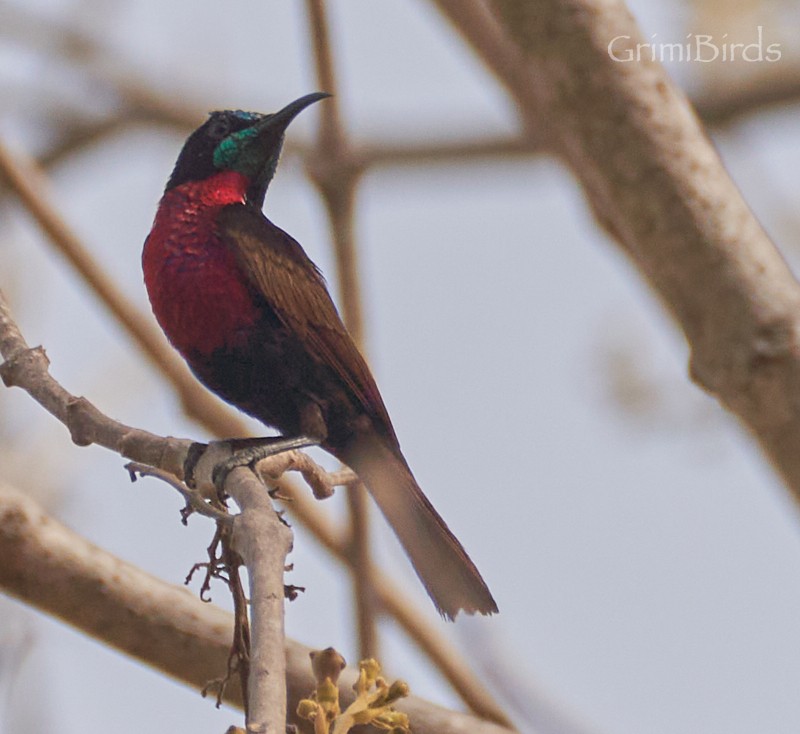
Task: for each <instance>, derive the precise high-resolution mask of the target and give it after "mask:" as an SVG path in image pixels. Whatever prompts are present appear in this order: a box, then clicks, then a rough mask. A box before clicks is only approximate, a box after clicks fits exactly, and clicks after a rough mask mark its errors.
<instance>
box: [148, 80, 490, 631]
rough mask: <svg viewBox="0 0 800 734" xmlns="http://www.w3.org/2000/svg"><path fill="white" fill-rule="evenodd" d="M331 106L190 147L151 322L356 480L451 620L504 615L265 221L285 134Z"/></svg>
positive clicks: (296, 249) (331, 308) (164, 203)
mask: <svg viewBox="0 0 800 734" xmlns="http://www.w3.org/2000/svg"><path fill="white" fill-rule="evenodd" d="M328 96H330V95H328V94H326V93H324V92H315V93H312V94H307V95H305V96H303V97H300V98H299V99H296V100H295V101H293V102H291V103H290V104H288V105H286V106H285V107H283V108H282V109H281V110H280V111H278V112H275V113H273V114H261V113H255V112H245V111H242V110H221V111H216V112H211V113H210V114H209V116H208V119H207V120H206V121H205V122H204V123H203V124H202V125H200V126H199V127H198V128H197V129H196V130H195V131H194V132H193V133H192V134H191V135H190V136H189V137H188V139H187V140H186V142H185V143H184V145H183V148H182V149H181V151H180V154H179V156H178V159H177V162H176V163H175V166H174V168H173V170H172V174H171V176H170V177H169V179H168V181H167V185H166V188H165V190H164V194H163V196H162V198H161V200H160V202H159V204H158V208H157V211H156V215H155V218H154V221H153V226H152V229H151V231H150V233H149V235H148V236H147V238H146V240H145V243H144V248H143V251H142V268H143V274H144V283H145V287H146V290H147V293H148V297H149V299H150V303H151V306H152V310H153V313H154V315H155V318H156V320H157V321H158V323H159V325H160V326H161V328H162V330H163V331H164V333H165V335H166V337H167V339H168V340H169V342H170V343H171V344H172V345H173V347H175V349H177V351H178V352H179V353H180V354H181V356H182V357H183V358H184V359H185V360H186V362H187V364H188V366H189V368H190V369H191V371H192V372H193V373H194V375H195V376H196V377H197V379H198V380H199V381H200V382H201V383H203V384H204V385H205V386H206V387H207V388H208V389H209V390H211V391H212V392H213V393H216V394H217V395H218V396H219V397H221V398H222V399H223V400H224V401H226V402H228V403H230V404H232V405H233V406H235V407H237V408H238V409H239V410H241V411H243V412H244V413H246V414H247V415H249V416H252V417H254V418H256V419H258V420H260V421H261V422H262V423H264V424H265V425H267V426H269V427H272V428H274V429H276V430H277V431H278V432H279V433H280V434H282V435H283V436H286V437H294V436H306V437H309V438H311V439H312V440H313V441H314V442H316V443H318V444H319V445H320V446H321V447H322V448H323V449H324V450H326V451H327V452H328V453H330V454H332V455H333V456H334V457H336V458H337V459H339V460H340V461H341V462H343V463H344V464H346V465H347V466H349V467H350V468H351V469H352V470H353V471H354V472H355V473H356V474H357V475H358V477H359V479H360V480H361V481H362V482H363V483H364V485H365V486H366V488H367V490H368V491H369V493H370V494H371V495H372V497H373V498H374V500H375V501H376V503H377V505H378V507H379V508H380V510H381V511H382V513H383V515H384V517H385V518H386V520H387V522H388V524H389V525H390V526H391V528H392V529H393V531H394V533H395V534H396V536H397V538H398V539H399V541H400V543H401V545H402V546H403V548H404V550H405V552H406V554H407V555H408V557H409V559H410V561H411V563H412V565H413V567H414V569H415V571H416V573H417V575H418V576H419V578H420V580H421V582H422V584H423V586H424V587H425V589H426V591H427V592H428V595H429V596H430V597H431V599H432V601H433V603H434V605H435V607H436V609H437V610H438V612H439V613H440V614H441V615H442V616H443V617H445V618H446V619H450V620H452V619H454V618H455V616H456V615H457V614H458V612H460V611H464V612H466V613H468V614H473V613H476V612H477V613H480V614H493V613H495V612H497V604H496V603H495V600H494V598H493V597H492V594H491V592H490V591H489V588H488V587H487V585H486V583H485V582H484V580H483V578H482V577H481V574H480V572H479V571H478V569H477V568H476V566H475V564H474V563H473V562H472V560H471V559H470V557H469V556H468V555H467V553H466V551H465V550H464V548H463V546H462V545H461V543H460V542H459V541H458V539H457V538H456V537H455V535H454V534H453V533H452V532H451V531H450V529H449V528H448V527H447V524H446V523H445V521H444V520H443V519H442V518H441V516H440V515H439V513H437V511H436V510H435V509H434V507H433V505H432V504H431V503H430V501H429V500H428V498H427V497H426V496H425V494H424V493H423V491H422V489H420V487H419V485H418V484H417V481H416V479H415V478H414V475H413V474H412V472H411V469H410V468H409V466H408V463H407V462H406V460H405V458H404V456H403V453H402V451H401V450H400V443H399V441H398V439H397V435H396V433H395V430H394V428H393V426H392V422H391V420H390V418H389V414H388V412H387V410H386V406H385V405H384V402H383V399H382V398H381V394H380V392H379V391H378V387H377V385H376V383H375V380H374V378H373V376H372V374H371V372H370V370H369V367H368V366H367V363H366V362H365V360H364V358H363V357H362V356H361V354H360V353H359V351H358V348H357V347H356V345H355V343H354V341H353V339H352V338H351V336H350V334H349V333H348V331H347V329H346V328H345V326H344V324H343V323H342V320H341V318H340V316H339V313H338V311H337V309H336V306H335V305H334V302H333V300H332V299H331V296H330V294H329V292H328V289H327V286H326V283H325V279H324V277H323V275H322V273H321V272H320V270H319V269H318V268H317V267H316V265H315V264H314V263H313V262H312V261H311V259H310V258H309V257H308V255H306V253H305V251H304V250H303V248H302V247H301V245H300V244H299V243H298V242H297V241H296V240H295V239H294V238H292V237H291V236H290V235H289V234H287V233H286V232H284V231H283V230H282V229H280V228H279V227H278V226H276V225H275V224H273V223H272V222H271V221H270V220H269V219H268V218H267V217H266V216H265V215H264V213H263V211H262V209H263V205H264V199H265V196H266V193H267V188H268V186H269V184H270V182H271V181H272V179H273V176H274V175H275V171H276V168H277V165H278V159H279V157H280V154H281V149H282V146H283V141H284V136H285V132H286V129H287V127H288V125H289V124H290V123H291V122H292V120H294V119H295V117H296V116H297V115H298V114H299V113H300V112H301V111H303V110H304V109H306V108H307V107H308V106H309V105H312V104H314V103H315V102H319V101H320V100H322V99H325V98H326V97H328Z"/></svg>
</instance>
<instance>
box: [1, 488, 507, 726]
mask: <svg viewBox="0 0 800 734" xmlns="http://www.w3.org/2000/svg"><path fill="white" fill-rule="evenodd" d="M0 557H2V558H3V559H4V562H3V563H2V564H0V588H2V589H3V590H5V591H6V592H7V593H9V594H11V595H13V596H15V597H16V598H18V599H20V600H21V601H23V602H25V603H27V604H30V605H32V606H34V607H35V608H37V609H39V610H41V611H44V612H46V613H48V614H51V615H53V616H55V617H57V618H59V619H61V620H62V621H64V622H66V623H67V624H70V625H72V626H73V627H75V628H77V629H79V630H81V631H83V632H85V633H86V634H88V635H91V636H92V637H95V638H96V639H98V640H100V641H102V642H104V643H105V644H107V645H110V646H111V647H114V648H115V649H117V650H119V651H121V652H124V653H126V654H128V655H130V656H132V657H134V658H136V659H138V660H141V661H142V662H144V663H146V664H148V665H150V666H153V667H155V668H157V669H159V670H161V671H162V672H164V673H166V674H167V675H169V676H172V677H173V678H176V679H177V680H180V681H182V682H184V683H186V684H188V685H190V686H192V687H193V688H195V689H196V690H202V689H203V688H204V687H205V686H206V685H207V683H208V682H209V681H211V680H214V679H216V678H218V677H219V676H220V674H221V673H223V672H224V671H225V670H226V668H227V659H228V654H229V651H230V639H231V632H232V629H233V616H232V615H231V614H230V613H228V612H225V611H223V610H221V609H220V608H219V607H216V606H214V605H212V604H206V603H203V602H201V601H200V600H199V599H196V598H195V597H194V596H193V595H192V594H190V593H189V592H188V591H186V590H185V589H181V588H178V587H175V586H172V585H170V584H166V583H165V582H163V581H161V580H160V579H157V578H155V577H153V576H150V575H149V574H146V573H144V572H143V571H141V570H140V569H138V568H136V567H135V566H132V565H130V564H128V563H126V562H125V561H122V560H120V559H118V558H116V557H114V556H112V555H111V554H109V553H108V552H107V551H105V550H103V549H102V548H98V547H97V546H95V545H93V544H91V543H89V542H88V541H87V540H85V539H84V538H82V537H81V536H79V535H77V534H76V533H74V532H72V531H71V530H69V529H68V528H66V527H64V526H63V525H61V524H60V523H59V522H57V521H56V520H54V519H53V518H51V517H48V516H47V515H46V514H44V512H43V511H42V510H41V509H40V508H39V506H38V505H36V504H35V503H34V502H33V501H32V500H30V499H28V498H27V497H25V496H24V495H22V494H21V493H19V492H16V491H14V490H11V489H9V488H7V487H2V486H0ZM309 652H310V649H309V648H307V647H304V646H303V645H300V644H299V643H297V642H293V641H292V640H287V641H286V663H287V670H286V673H287V688H288V708H289V720H290V721H291V722H292V723H295V724H297V725H298V726H299V727H300V730H301V731H303V732H310V731H311V729H310V728H307V724H306V723H304V722H302V721H300V720H298V719H297V718H296V717H295V715H294V711H295V709H296V708H297V702H298V701H299V700H300V699H301V698H304V697H306V696H307V695H308V694H309V693H310V691H312V690H313V689H314V686H315V681H314V678H313V676H312V674H311V666H310V665H309V657H308V655H309ZM355 677H356V671H354V670H352V669H348V670H347V671H346V672H345V673H344V674H343V676H342V678H341V679H340V681H339V686H340V695H341V696H342V699H343V700H344V701H345V702H346V703H347V704H349V703H350V702H351V701H352V700H353V691H352V685H353V682H354V680H355ZM224 699H225V701H226V702H228V703H229V704H231V705H233V706H239V707H241V702H242V697H241V688H240V687H239V683H238V680H236V679H235V678H234V679H231V681H230V683H229V685H228V687H227V688H226V689H225V693H224ZM398 708H401V709H403V710H405V711H406V712H408V714H409V716H411V721H412V725H413V728H414V732H415V733H416V734H460V733H461V732H465V731H469V732H474V734H508V731H509V730H508V729H504V728H502V727H500V726H497V725H496V724H491V723H488V722H485V721H481V720H480V719H478V718H475V717H474V716H469V715H466V714H461V713H456V712H453V711H448V710H446V709H443V708H441V707H439V706H436V705H434V704H431V703H429V702H427V701H424V700H422V699H420V698H416V697H414V696H412V697H410V698H409V699H407V700H405V701H404V702H403V703H402V704H400V705H398ZM370 731H372V730H370Z"/></svg>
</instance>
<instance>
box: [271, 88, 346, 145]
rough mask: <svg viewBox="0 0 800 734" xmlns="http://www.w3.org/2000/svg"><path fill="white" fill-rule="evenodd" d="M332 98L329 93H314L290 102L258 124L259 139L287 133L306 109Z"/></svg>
mask: <svg viewBox="0 0 800 734" xmlns="http://www.w3.org/2000/svg"><path fill="white" fill-rule="evenodd" d="M330 96H331V95H330V94H328V93H327V92H312V93H311V94H306V95H305V96H303V97H300V99H296V100H295V101H294V102H289V104H287V105H286V107H284V108H283V109H282V110H279V111H278V112H276V113H274V114H272V115H267V116H266V117H264V118H263V119H262V120H259V122H257V123H256V125H255V127H256V129H257V130H258V135H259V137H261V135H262V133H268V132H269V133H273V134H274V133H283V132H285V131H286V128H287V127H289V123H290V122H291V121H292V120H294V118H295V117H297V116H298V115H299V114H300V113H301V112H302V111H303V110H304V109H305V108H306V107H309V106H311V105H312V104H314V103H315V102H319V101H320V100H322V99H325V98H326V97H330Z"/></svg>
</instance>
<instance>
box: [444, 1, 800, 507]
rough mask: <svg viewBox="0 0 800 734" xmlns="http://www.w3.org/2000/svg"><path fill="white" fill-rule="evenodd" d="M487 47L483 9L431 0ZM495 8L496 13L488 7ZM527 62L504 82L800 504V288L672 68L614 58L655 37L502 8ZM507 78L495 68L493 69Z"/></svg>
mask: <svg viewBox="0 0 800 734" xmlns="http://www.w3.org/2000/svg"><path fill="white" fill-rule="evenodd" d="M433 1H434V2H435V3H436V5H437V6H438V7H439V8H440V9H442V11H443V12H444V13H446V14H447V15H448V17H449V18H450V19H451V21H452V22H453V23H454V24H455V25H456V26H457V27H458V28H459V30H460V31H461V32H462V33H463V34H464V36H465V37H466V38H467V39H468V40H470V42H474V46H475V48H476V49H477V50H478V51H479V53H480V50H481V47H480V45H479V44H478V43H477V40H478V39H479V36H480V33H481V32H482V31H481V28H480V27H479V26H477V25H476V24H475V22H474V13H472V14H471V13H470V10H474V8H476V7H478V6H482V3H478V2H476V0H433ZM483 7H485V6H483ZM491 7H492V8H493V9H494V11H495V13H496V15H495V23H499V24H500V26H501V27H502V29H503V33H505V34H506V37H507V38H508V39H509V40H510V41H512V42H513V43H514V44H515V47H516V48H517V49H518V51H519V53H520V58H521V61H520V62H519V65H518V66H515V67H514V69H513V70H512V72H511V73H507V74H506V75H505V76H504V81H505V82H506V84H507V86H508V87H509V88H510V89H511V91H512V95H513V96H514V99H515V100H516V102H517V104H518V106H519V109H520V113H521V114H522V116H523V117H524V118H525V119H526V120H528V121H530V123H531V124H536V125H542V124H543V127H544V128H545V129H546V130H547V131H548V135H549V139H550V144H549V146H550V147H551V148H552V149H553V150H554V151H555V152H556V153H557V155H559V156H560V157H562V158H563V159H564V161H565V162H566V163H567V164H568V165H569V166H570V167H571V168H572V170H573V172H574V173H575V175H576V176H577V178H578V179H579V180H580V182H581V183H582V185H583V187H584V190H585V192H586V196H587V198H588V200H589V203H590V205H591V207H592V209H593V211H594V214H595V216H596V217H597V219H598V221H599V222H600V223H601V225H602V226H604V227H605V229H606V230H607V231H608V232H609V233H611V234H612V235H613V236H614V237H615V238H616V239H617V240H618V242H619V243H620V244H621V245H622V247H623V248H624V250H625V252H626V253H627V254H628V255H629V256H630V257H631V259H632V260H633V261H634V262H635V264H636V265H637V266H638V267H639V269H640V270H641V272H642V274H643V275H644V276H645V277H646V278H647V279H648V280H649V282H650V284H651V285H652V286H653V288H654V290H655V291H656V292H657V293H658V294H659V296H660V298H661V299H662V301H663V302H664V304H665V305H666V306H667V308H668V309H669V310H670V312H671V313H672V315H673V316H674V317H675V319H676V321H677V322H678V323H679V324H680V326H681V328H682V329H683V331H684V334H685V336H686V339H687V341H688V343H689V345H690V348H691V361H690V370H691V374H692V377H693V379H694V380H695V381H696V382H697V383H698V384H700V385H701V386H702V387H704V388H705V389H706V390H708V391H709V392H711V393H712V394H714V395H715V396H716V397H717V398H718V399H719V400H720V401H721V402H722V403H723V404H724V405H725V406H726V407H727V408H728V409H729V410H730V411H731V412H733V413H734V414H735V415H736V416H737V417H738V418H739V419H740V420H741V421H742V423H743V424H744V425H745V426H746V427H747V428H748V429H749V430H750V431H751V432H752V433H753V434H754V435H755V437H756V438H757V439H758V441H759V442H760V444H761V447H762V449H763V450H764V452H765V453H766V454H767V456H768V457H769V458H770V460H771V461H772V463H773V465H774V466H775V467H776V469H777V470H778V471H779V472H780V473H781V474H782V476H783V478H784V480H785V482H786V484H787V485H788V486H789V487H790V489H791V490H792V492H793V493H794V494H795V496H800V340H798V330H800V325H798V314H800V290H799V289H798V286H797V283H796V281H795V280H794V278H793V277H792V275H791V273H790V272H789V269H788V268H787V267H786V263H785V262H784V261H783V259H782V258H781V256H780V254H779V253H778V252H777V250H776V249H775V248H774V246H773V245H772V243H771V242H770V241H769V239H768V238H767V236H766V235H765V233H764V231H763V230H762V228H761V226H760V225H759V224H758V222H757V221H756V219H755V217H753V215H752V213H751V212H750V211H749V209H748V208H747V205H746V204H745V202H744V201H743V199H742V197H741V195H740V194H739V192H738V191H737V189H736V187H735V185H734V184H733V182H732V181H731V180H730V178H729V177H728V175H727V173H726V172H725V169H724V168H723V166H722V163H721V162H720V160H719V157H718V156H717V154H716V152H715V150H714V149H713V147H712V146H711V144H710V143H709V141H708V138H707V137H706V134H705V132H704V131H703V129H702V128H701V126H700V124H699V123H698V120H697V118H696V117H695V115H694V114H693V112H692V110H691V107H690V106H689V104H688V102H687V100H686V98H685V97H684V96H683V94H682V93H681V92H680V91H679V90H678V89H676V87H675V86H674V85H673V83H672V82H671V80H670V79H669V77H668V76H667V74H666V73H665V71H664V69H663V68H662V67H661V66H660V65H659V64H657V63H655V62H651V61H648V60H646V59H645V60H643V61H641V62H640V63H635V64H627V63H617V62H615V61H614V60H613V59H612V58H611V57H610V55H609V53H608V45H609V42H610V41H611V39H613V38H617V37H621V36H622V37H626V38H628V39H629V40H628V43H629V44H630V45H631V48H635V44H636V43H643V42H644V39H642V38H641V34H640V33H639V31H638V28H637V27H636V25H635V23H634V21H633V19H632V17H631V15H630V13H629V12H628V10H627V9H626V8H625V6H624V5H623V4H622V3H621V2H615V1H612V2H599V1H598V0H541V2H537V3H535V4H532V3H528V2H525V0H493V2H492V3H491ZM494 70H495V71H496V73H502V72H498V70H497V69H496V68H495V69H494Z"/></svg>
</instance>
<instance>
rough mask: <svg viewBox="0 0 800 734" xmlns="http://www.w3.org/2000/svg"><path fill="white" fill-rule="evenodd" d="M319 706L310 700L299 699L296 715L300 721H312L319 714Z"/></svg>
mask: <svg viewBox="0 0 800 734" xmlns="http://www.w3.org/2000/svg"><path fill="white" fill-rule="evenodd" d="M319 708H320V707H319V704H318V703H317V702H316V701H312V700H311V699H310V698H301V699H300V701H299V702H298V703H297V715H298V716H299V717H300V718H301V719H306V720H308V721H313V720H314V719H315V718H316V716H317V714H318V713H319Z"/></svg>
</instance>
